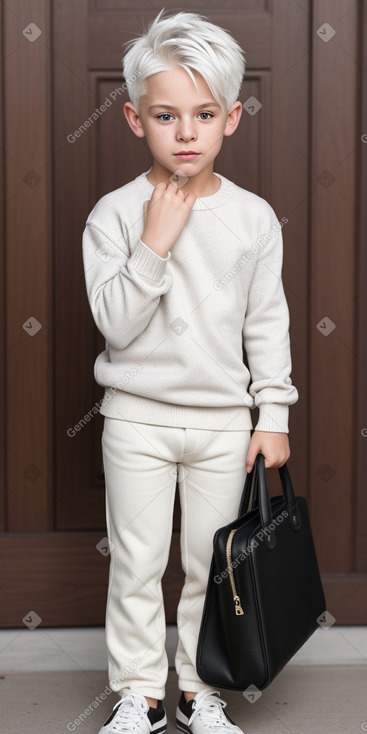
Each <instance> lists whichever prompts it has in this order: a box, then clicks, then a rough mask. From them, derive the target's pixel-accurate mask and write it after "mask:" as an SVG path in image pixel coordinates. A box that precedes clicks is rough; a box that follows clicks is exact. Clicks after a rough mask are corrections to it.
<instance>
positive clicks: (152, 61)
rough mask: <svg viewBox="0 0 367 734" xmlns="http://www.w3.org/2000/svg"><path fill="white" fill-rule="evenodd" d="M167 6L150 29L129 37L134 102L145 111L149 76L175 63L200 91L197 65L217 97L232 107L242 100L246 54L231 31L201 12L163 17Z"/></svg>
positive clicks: (126, 63) (125, 62) (128, 74)
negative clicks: (142, 99)
mask: <svg viewBox="0 0 367 734" xmlns="http://www.w3.org/2000/svg"><path fill="white" fill-rule="evenodd" d="M163 12H164V8H163V9H162V10H161V11H160V13H159V14H158V15H157V17H156V18H155V19H154V20H153V21H151V23H150V24H149V26H148V30H147V31H146V32H145V33H144V34H143V35H140V36H138V37H137V38H134V39H133V40H132V41H127V42H126V44H124V46H130V49H129V50H128V51H127V53H126V54H125V56H124V58H123V59H122V69H123V75H124V77H125V81H126V85H127V90H128V94H129V98H130V101H131V102H132V104H133V105H134V106H135V107H136V109H137V110H138V112H139V114H140V105H139V101H140V97H141V96H142V95H143V94H146V92H147V86H146V83H145V80H146V79H147V78H148V77H150V76H151V75H152V74H156V73H158V72H160V71H169V70H170V69H171V68H172V66H182V68H183V69H185V71H187V73H188V74H189V76H190V77H191V79H192V81H193V82H194V84H195V88H196V91H198V88H197V84H196V80H195V77H194V75H193V73H192V71H191V70H192V69H193V70H195V71H197V72H199V73H200V74H201V75H202V77H203V79H204V80H205V81H206V83H207V85H208V87H209V89H210V91H211V93H212V95H213V97H214V99H215V100H216V102H218V104H219V105H220V106H221V107H222V108H224V107H225V106H226V111H228V109H229V107H230V106H231V105H232V104H233V102H235V101H236V100H237V99H238V95H239V91H240V88H241V84H242V80H243V77H244V73H245V58H244V54H245V52H244V51H243V50H242V48H241V46H240V45H239V44H238V43H237V41H236V40H235V39H234V38H233V37H232V36H231V34H230V32H229V31H226V30H224V28H220V27H219V26H217V25H214V24H213V23H210V22H209V21H208V19H207V18H205V16H202V15H198V14H197V13H184V12H180V13H176V14H175V15H172V16H171V17H168V18H167V17H166V18H161V16H162V14H163Z"/></svg>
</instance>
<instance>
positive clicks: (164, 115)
mask: <svg viewBox="0 0 367 734" xmlns="http://www.w3.org/2000/svg"><path fill="white" fill-rule="evenodd" d="M200 115H209V118H208V117H205V118H204V120H208V119H209V120H210V118H211V117H214V115H213V114H212V113H211V112H200V114H199V116H200ZM162 117H173V115H171V114H170V113H169V112H162V113H161V114H160V115H157V120H160V119H161V118H162ZM162 122H169V120H162Z"/></svg>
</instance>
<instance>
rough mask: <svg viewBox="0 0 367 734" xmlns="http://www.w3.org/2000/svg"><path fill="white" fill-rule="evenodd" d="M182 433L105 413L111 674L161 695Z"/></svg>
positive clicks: (119, 685)
mask: <svg viewBox="0 0 367 734" xmlns="http://www.w3.org/2000/svg"><path fill="white" fill-rule="evenodd" d="M184 430H185V429H181V428H169V427H166V426H153V425H148V424H145V423H133V422H129V421H123V420H117V419H113V418H107V417H105V422H104V430H103V434H102V451H103V464H104V472H105V484H106V522H107V533H108V538H109V541H110V543H111V546H112V552H111V554H110V575H109V588H108V597H107V605H106V643H107V652H108V674H109V680H110V687H111V688H112V690H114V691H117V692H121V690H122V689H123V688H125V687H128V688H131V689H133V690H137V691H139V692H141V693H142V694H143V695H146V696H151V697H152V698H157V699H161V698H164V695H165V683H166V679H167V674H168V660H167V654H166V650H165V636H166V623H165V614H164V606H163V597H162V586H161V579H162V576H163V574H164V571H165V569H166V566H167V562H168V556H169V549H170V543H171V537H172V518H173V508H174V499H175V488H176V472H177V469H176V459H177V456H178V457H179V458H180V456H181V454H182V441H183V437H184Z"/></svg>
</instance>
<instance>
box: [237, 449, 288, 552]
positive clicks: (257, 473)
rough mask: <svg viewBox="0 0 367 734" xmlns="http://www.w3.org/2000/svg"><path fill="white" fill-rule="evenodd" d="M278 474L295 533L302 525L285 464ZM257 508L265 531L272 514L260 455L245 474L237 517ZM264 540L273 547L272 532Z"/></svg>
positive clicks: (273, 538) (263, 459)
mask: <svg viewBox="0 0 367 734" xmlns="http://www.w3.org/2000/svg"><path fill="white" fill-rule="evenodd" d="M278 472H279V476H280V481H281V485H282V492H283V496H284V499H285V502H286V505H287V510H288V513H289V518H290V522H291V525H292V527H293V529H294V530H296V531H297V530H299V528H300V527H301V525H302V520H301V515H300V512H299V509H298V505H297V500H296V497H295V494H294V490H293V485H292V480H291V478H290V474H289V471H288V467H287V464H286V463H285V464H283V466H279V467H278ZM251 495H252V496H251ZM250 504H251V507H250ZM257 506H258V507H259V513H260V521H261V526H262V529H263V530H264V531H265V529H267V528H269V525H271V523H272V514H271V502H270V495H269V489H268V484H267V481H266V469H265V457H264V456H263V454H261V453H258V454H257V456H256V459H255V462H254V465H253V467H252V470H251V471H250V472H248V474H247V477H246V481H245V486H244V489H243V492H242V498H241V503H240V509H239V515H238V517H241V516H242V515H244V514H245V513H246V512H248V511H249V510H250V509H254V507H257ZM266 539H267V544H268V547H269V548H271V547H274V545H275V533H274V532H273V531H272V532H271V533H270V534H269V531H268V530H267V533H266Z"/></svg>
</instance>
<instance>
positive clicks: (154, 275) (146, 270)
mask: <svg viewBox="0 0 367 734" xmlns="http://www.w3.org/2000/svg"><path fill="white" fill-rule="evenodd" d="M170 257H171V253H170V252H169V253H168V255H167V257H161V256H160V255H157V253H156V252H154V251H153V250H151V249H150V247H148V245H145V244H144V242H142V240H141V239H140V237H139V240H138V242H137V245H136V247H135V249H134V252H133V254H132V255H131V257H130V264H131V265H132V266H133V267H134V268H135V270H136V271H137V272H138V273H139V274H140V275H143V276H144V277H145V278H150V279H151V280H156V281H159V280H162V277H163V275H164V274H165V272H166V268H167V262H168V260H169V259H170Z"/></svg>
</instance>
